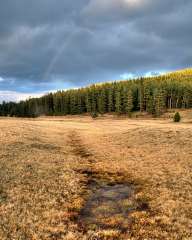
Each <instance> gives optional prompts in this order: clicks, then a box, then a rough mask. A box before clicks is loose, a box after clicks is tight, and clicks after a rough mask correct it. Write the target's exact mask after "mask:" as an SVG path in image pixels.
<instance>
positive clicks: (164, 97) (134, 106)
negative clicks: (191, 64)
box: [0, 69, 192, 117]
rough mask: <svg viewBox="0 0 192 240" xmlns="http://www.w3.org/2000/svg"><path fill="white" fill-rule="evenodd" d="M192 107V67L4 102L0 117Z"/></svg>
mask: <svg viewBox="0 0 192 240" xmlns="http://www.w3.org/2000/svg"><path fill="white" fill-rule="evenodd" d="M172 108H192V69H186V70H183V71H178V72H174V73H169V74H166V75H160V76H156V77H148V78H146V77H145V78H143V77H141V78H138V79H133V80H126V81H115V82H111V83H103V84H93V85H91V86H89V87H84V88H80V89H71V90H66V91H58V92H56V93H49V94H47V95H44V96H42V97H40V98H30V99H28V100H26V101H20V102H19V103H15V102H3V103H2V104H0V116H16V117H38V116H40V115H48V116H50V115H67V114H82V113H89V114H93V113H94V114H95V113H99V114H104V113H112V112H115V113H117V114H128V115H129V116H131V114H132V112H133V111H141V112H142V111H146V112H148V113H150V114H153V115H154V116H160V115H161V114H162V113H163V112H165V111H166V110H167V109H172Z"/></svg>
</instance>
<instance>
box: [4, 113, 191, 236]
mask: <svg viewBox="0 0 192 240" xmlns="http://www.w3.org/2000/svg"><path fill="white" fill-rule="evenodd" d="M184 114H185V116H187V114H186V113H184ZM185 119H186V118H185ZM191 139H192V125H191V123H190V121H185V122H183V123H179V124H175V123H172V121H171V120H169V119H159V120H152V119H132V120H128V119H118V118H114V117H110V116H108V117H104V118H99V119H97V120H92V119H91V118H89V117H55V118H54V117H52V118H39V119H35V120H29V119H28V120H27V119H9V118H1V119H0V141H1V142H0V239H2V240H8V239H10V240H12V239H18V240H19V239H22V240H25V239H29V240H31V239H33V240H37V239H38V240H39V239H42V240H44V239H48V240H49V239H66V240H73V239H74V240H75V239H83V240H84V239H85V240H86V239H127V240H128V239H151V240H153V239H170V240H173V239H174V240H176V239H178V240H180V239H183V240H184V239H185V240H187V239H188V240H189V239H192V233H191V229H192V142H191ZM93 179H102V181H104V180H105V181H108V183H110V184H111V183H121V184H122V183H123V184H129V185H131V186H132V187H133V188H134V196H132V199H127V201H125V199H123V202H122V203H121V205H122V206H125V208H126V207H127V206H128V205H130V204H131V205H134V204H135V205H137V207H135V208H134V211H130V212H129V213H128V214H127V219H128V220H129V224H128V226H126V227H127V230H126V231H125V229H124V231H120V229H121V226H120V225H118V223H119V224H122V219H121V220H119V219H120V218H121V217H122V216H116V215H115V216H114V217H113V218H112V219H106V221H108V225H109V227H108V228H102V227H99V226H95V227H94V229H91V228H87V229H86V228H83V226H82V225H81V224H79V222H80V221H81V219H80V218H81V209H82V208H83V207H84V206H85V205H86V201H87V199H88V198H89V194H90V191H91V189H90V188H91V184H90V183H89V182H90V181H91V180H93ZM106 179H107V180H106ZM92 194H94V193H92ZM130 202H131V203H130ZM106 208H107V206H106ZM110 226H111V227H110Z"/></svg>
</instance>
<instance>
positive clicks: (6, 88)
mask: <svg viewBox="0 0 192 240" xmlns="http://www.w3.org/2000/svg"><path fill="white" fill-rule="evenodd" d="M191 11H192V1H191V0H182V1H181V0H166V1H162V0H77V1H75V0H74V1H72V0H33V1H31V0H6V1H4V0H0V101H3V100H6V101H8V100H11V101H18V100H21V99H26V98H27V97H29V96H40V95H42V94H44V93H46V92H49V91H55V90H57V89H68V88H77V87H81V86H85V85H89V84H91V83H96V82H102V81H112V80H118V79H126V78H128V79H129V78H131V77H136V76H140V75H151V74H152V75H153V74H157V73H162V72H166V71H173V70H176V69H181V68H186V67H190V66H191V62H192V47H191V43H192V31H191V26H192V17H191Z"/></svg>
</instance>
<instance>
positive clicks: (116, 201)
mask: <svg viewBox="0 0 192 240" xmlns="http://www.w3.org/2000/svg"><path fill="white" fill-rule="evenodd" d="M89 187H90V189H91V193H90V196H89V198H88V200H87V202H86V204H85V206H84V208H83V209H82V210H81V212H80V215H79V222H80V225H81V226H83V228H84V229H85V230H94V229H98V228H100V229H112V228H113V229H114V228H116V229H119V230H121V231H126V230H127V229H129V227H130V224H131V218H130V217H129V214H130V213H131V212H132V211H133V210H134V209H135V207H136V206H135V202H134V200H133V193H134V190H133V187H132V186H131V185H127V184H123V183H116V184H110V183H107V182H101V181H99V182H94V181H93V182H92V183H91V184H90V186H89Z"/></svg>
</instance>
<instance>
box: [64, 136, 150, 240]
mask: <svg viewBox="0 0 192 240" xmlns="http://www.w3.org/2000/svg"><path fill="white" fill-rule="evenodd" d="M69 139H70V145H71V147H72V149H73V154H75V155H76V156H78V157H80V158H81V160H82V161H81V162H82V164H81V167H80V169H77V171H78V173H79V172H80V173H81V174H83V175H84V176H85V178H86V179H87V182H86V189H87V195H86V202H85V205H84V207H83V208H82V209H81V211H80V213H79V216H78V219H77V222H78V224H79V227H80V230H81V231H83V232H88V231H91V230H93V231H95V230H98V229H104V230H109V231H110V230H115V231H117V233H118V234H120V235H121V237H122V234H125V233H126V232H127V231H129V230H130V228H131V223H132V218H131V217H130V216H129V215H130V213H132V212H134V211H142V210H143V206H141V204H140V203H139V202H137V201H136V200H135V192H136V191H135V187H134V186H133V185H132V184H131V183H127V182H124V181H123V180H121V179H124V176H122V178H121V176H119V175H118V173H117V176H114V174H112V173H109V172H105V173H102V172H96V171H95V164H96V159H95V157H96V156H94V155H93V154H92V153H91V152H90V150H88V147H87V146H86V145H84V143H83V141H82V139H81V136H80V135H79V134H78V133H77V132H76V131H73V132H71V133H70V134H69ZM145 208H148V206H147V205H146V206H145ZM120 235H118V236H119V238H118V239H121V238H120ZM122 239H123V238H122Z"/></svg>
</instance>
